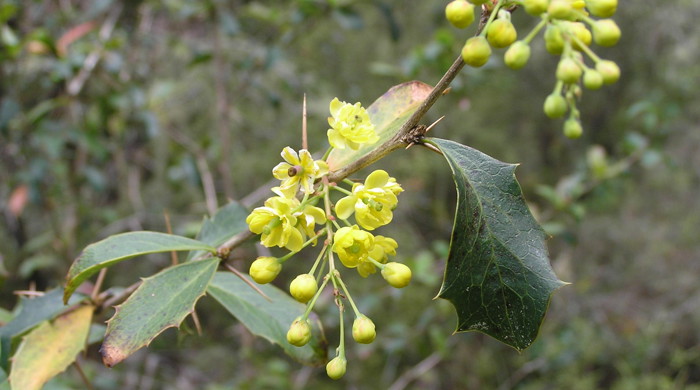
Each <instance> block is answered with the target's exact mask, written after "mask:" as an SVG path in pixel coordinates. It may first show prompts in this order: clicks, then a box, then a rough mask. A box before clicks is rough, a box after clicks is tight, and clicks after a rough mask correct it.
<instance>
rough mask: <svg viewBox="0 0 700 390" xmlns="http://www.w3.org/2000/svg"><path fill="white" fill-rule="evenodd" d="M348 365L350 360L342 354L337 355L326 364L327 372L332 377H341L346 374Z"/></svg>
mask: <svg viewBox="0 0 700 390" xmlns="http://www.w3.org/2000/svg"><path fill="white" fill-rule="evenodd" d="M347 365H348V361H347V360H345V358H344V357H342V356H336V357H334V358H333V359H331V361H330V362H328V364H326V374H328V377H329V378H331V379H336V380H337V379H340V378H342V377H343V375H345V369H346V367H347Z"/></svg>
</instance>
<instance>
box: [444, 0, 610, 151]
mask: <svg viewBox="0 0 700 390" xmlns="http://www.w3.org/2000/svg"><path fill="white" fill-rule="evenodd" d="M474 5H481V8H482V10H483V12H485V13H486V14H485V15H488V16H489V18H488V20H487V22H486V24H485V25H484V26H483V29H482V30H481V32H480V33H479V34H478V35H477V36H475V37H472V38H469V39H468V40H467V42H466V43H465V45H464V47H463V48H462V59H463V60H464V62H465V63H466V64H467V65H470V66H472V67H480V66H483V65H485V64H486V63H487V62H488V60H489V58H490V57H491V53H492V47H493V48H507V50H506V52H505V54H504V58H503V59H504V62H505V64H506V65H507V66H508V67H510V68H512V69H520V68H522V67H524V66H525V65H526V64H527V62H528V60H529V59H530V44H531V42H532V40H533V39H534V38H535V37H536V36H537V35H538V34H539V33H540V32H541V31H543V30H544V43H545V47H546V49H547V51H548V52H549V53H551V54H554V55H558V56H561V57H560V60H559V64H558V66H557V70H556V79H557V82H556V84H555V87H554V91H553V92H552V93H551V94H550V95H549V96H547V98H546V99H545V102H544V112H545V114H546V115H547V116H548V117H550V118H561V117H563V116H564V115H566V113H567V111H568V112H569V116H568V118H567V119H566V121H565V122H564V135H566V136H567V137H569V138H578V137H580V136H581V134H582V133H583V127H582V126H581V121H580V113H579V110H578V109H577V108H576V102H577V100H578V99H579V98H580V97H581V94H582V93H583V90H582V88H581V85H583V87H585V88H586V89H591V90H595V89H599V88H601V87H602V86H603V85H605V84H613V83H615V82H617V80H618V79H619V78H620V68H619V67H618V66H617V64H616V63H615V62H613V61H610V60H605V59H602V58H600V57H599V56H598V55H596V54H595V53H594V52H593V50H592V49H591V47H590V46H591V43H595V44H596V45H598V46H602V47H609V46H614V45H615V44H617V42H618V41H619V39H620V28H619V27H618V26H617V24H616V23H615V21H614V20H612V19H609V18H610V17H611V16H613V15H614V14H615V11H616V10H617V0H469V1H467V0H453V1H452V2H450V3H449V4H448V5H447V6H446V7H445V16H446V17H447V20H448V21H450V23H452V25H453V26H455V27H458V28H466V27H467V26H469V25H470V24H471V23H472V22H473V21H474V20H475V16H474ZM516 7H523V8H524V9H525V11H526V12H527V13H528V14H530V15H532V16H535V17H538V18H540V21H539V23H538V24H537V25H536V26H535V27H534V28H533V29H532V30H531V31H530V32H529V33H528V34H527V35H526V36H525V37H524V38H523V39H521V40H518V32H517V31H516V29H515V27H514V26H513V23H512V22H511V20H510V19H511V12H512V11H513V10H514V9H515V8H516ZM591 16H593V17H597V18H601V19H593V18H592V17H591ZM585 57H588V58H589V59H590V61H592V62H593V65H588V64H586V61H585Z"/></svg>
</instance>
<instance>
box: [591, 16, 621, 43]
mask: <svg viewBox="0 0 700 390" xmlns="http://www.w3.org/2000/svg"><path fill="white" fill-rule="evenodd" d="M620 34H621V33H620V28H619V27H617V23H615V21H614V20H612V19H604V20H599V21H597V22H595V24H593V40H594V41H595V43H596V44H597V45H600V46H606V47H607V46H615V44H617V41H619V40H620Z"/></svg>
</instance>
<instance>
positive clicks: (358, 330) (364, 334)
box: [352, 315, 377, 344]
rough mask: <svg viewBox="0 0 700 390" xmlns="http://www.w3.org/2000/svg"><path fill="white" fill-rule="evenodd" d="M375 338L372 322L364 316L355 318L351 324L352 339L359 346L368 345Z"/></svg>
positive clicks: (375, 333)
mask: <svg viewBox="0 0 700 390" xmlns="http://www.w3.org/2000/svg"><path fill="white" fill-rule="evenodd" d="M375 337H377V332H376V330H375V329H374V322H372V320H370V319H369V318H367V317H366V316H364V315H361V316H360V317H357V318H355V321H354V322H353V323H352V338H353V339H355V341H357V342H358V343H360V344H369V343H371V342H372V341H374V338H375Z"/></svg>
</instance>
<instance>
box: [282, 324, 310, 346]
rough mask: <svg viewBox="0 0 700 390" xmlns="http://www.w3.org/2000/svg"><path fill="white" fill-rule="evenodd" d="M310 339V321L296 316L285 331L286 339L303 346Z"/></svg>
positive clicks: (295, 344) (290, 342)
mask: <svg viewBox="0 0 700 390" xmlns="http://www.w3.org/2000/svg"><path fill="white" fill-rule="evenodd" d="M309 340H311V323H309V320H308V319H307V320H302V319H301V317H298V318H297V319H296V320H294V322H292V325H291V326H290V327H289V331H287V341H288V342H289V344H292V345H294V346H297V347H303V346H304V345H306V343H308V342H309Z"/></svg>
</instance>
